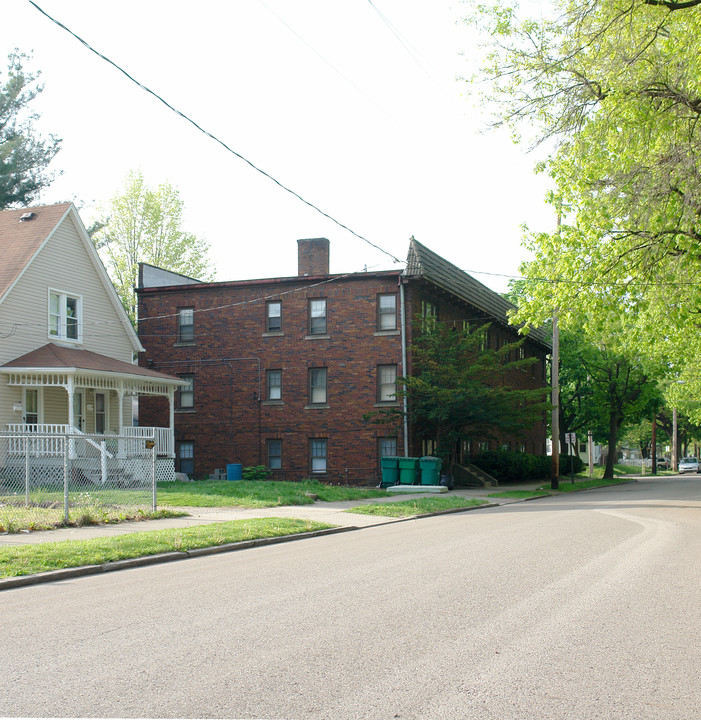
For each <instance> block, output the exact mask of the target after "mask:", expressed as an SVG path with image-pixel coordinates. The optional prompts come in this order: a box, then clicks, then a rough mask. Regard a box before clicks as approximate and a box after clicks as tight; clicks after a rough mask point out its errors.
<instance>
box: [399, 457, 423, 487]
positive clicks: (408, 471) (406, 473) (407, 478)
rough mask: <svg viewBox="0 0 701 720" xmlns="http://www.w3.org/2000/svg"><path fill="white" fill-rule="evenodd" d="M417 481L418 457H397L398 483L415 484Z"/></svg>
mask: <svg viewBox="0 0 701 720" xmlns="http://www.w3.org/2000/svg"><path fill="white" fill-rule="evenodd" d="M418 482H419V459H418V458H413V457H400V458H399V484H400V485H416V484H417V483H418Z"/></svg>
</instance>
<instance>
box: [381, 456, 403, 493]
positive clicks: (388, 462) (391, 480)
mask: <svg viewBox="0 0 701 720" xmlns="http://www.w3.org/2000/svg"><path fill="white" fill-rule="evenodd" d="M380 467H381V468H382V483H381V484H380V487H383V488H386V487H391V486H392V485H396V484H397V483H398V482H399V458H398V457H383V458H380Z"/></svg>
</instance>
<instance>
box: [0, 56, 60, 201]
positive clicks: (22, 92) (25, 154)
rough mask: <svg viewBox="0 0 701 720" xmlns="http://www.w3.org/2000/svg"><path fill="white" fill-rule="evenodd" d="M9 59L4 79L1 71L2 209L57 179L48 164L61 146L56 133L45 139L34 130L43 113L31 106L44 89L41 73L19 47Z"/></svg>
mask: <svg viewBox="0 0 701 720" xmlns="http://www.w3.org/2000/svg"><path fill="white" fill-rule="evenodd" d="M8 59H9V62H8V69H7V76H6V79H5V80H4V82H3V81H2V77H1V74H0V210H2V209H4V208H8V207H11V206H14V205H29V204H30V203H31V202H32V201H34V200H35V199H36V198H37V196H38V195H39V193H40V192H41V190H42V189H43V188H45V187H46V186H48V185H49V183H50V182H51V181H52V179H53V175H52V174H50V173H48V172H47V166H48V165H49V163H50V162H51V160H52V159H53V158H54V156H55V155H56V153H57V152H58V151H59V149H60V145H61V141H60V140H59V139H58V138H57V137H55V136H54V135H49V137H48V139H41V138H39V137H38V136H37V135H36V133H35V131H34V123H35V121H36V120H37V118H38V117H39V116H38V115H37V114H36V113H33V112H31V110H30V109H29V108H30V105H31V103H32V100H34V98H35V97H36V96H37V95H38V94H39V93H40V92H41V91H42V89H43V86H42V85H39V84H38V83H37V78H38V75H39V74H38V73H35V74H33V73H30V72H27V71H26V70H25V68H24V62H25V61H26V60H27V56H26V55H24V54H22V53H20V52H18V51H17V50H15V51H14V52H13V53H10V55H9V57H8Z"/></svg>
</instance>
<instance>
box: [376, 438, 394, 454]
mask: <svg viewBox="0 0 701 720" xmlns="http://www.w3.org/2000/svg"><path fill="white" fill-rule="evenodd" d="M379 449H380V457H381V458H383V457H396V456H397V438H396V437H384V438H380V439H379Z"/></svg>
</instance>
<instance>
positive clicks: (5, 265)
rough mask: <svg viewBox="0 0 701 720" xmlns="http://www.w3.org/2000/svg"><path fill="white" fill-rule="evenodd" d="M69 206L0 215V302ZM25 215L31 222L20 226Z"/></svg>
mask: <svg viewBox="0 0 701 720" xmlns="http://www.w3.org/2000/svg"><path fill="white" fill-rule="evenodd" d="M70 206H71V204H70V203H59V204H57V205H42V206H39V207H32V208H18V209H16V210H3V211H2V212H0V257H2V261H1V262H0V300H2V298H3V297H4V296H5V293H6V292H7V291H8V290H9V289H10V287H11V286H12V284H13V283H14V282H15V280H17V278H18V277H19V276H20V274H21V273H22V270H24V268H25V267H26V266H27V264H28V263H29V261H30V260H31V259H32V258H33V257H34V255H35V254H36V252H37V251H38V250H39V248H40V247H41V245H42V243H43V242H44V240H46V238H47V237H48V236H49V234H50V233H51V231H52V230H53V229H54V228H55V227H56V225H57V224H58V222H59V220H60V219H61V218H62V217H63V216H64V215H65V214H66V212H67V211H68V209H69V208H70ZM25 213H32V214H33V216H32V218H31V219H30V220H27V221H22V222H20V217H21V216H22V215H24V214H25Z"/></svg>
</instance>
